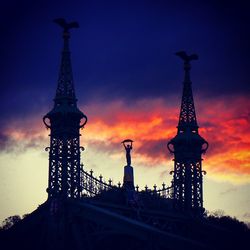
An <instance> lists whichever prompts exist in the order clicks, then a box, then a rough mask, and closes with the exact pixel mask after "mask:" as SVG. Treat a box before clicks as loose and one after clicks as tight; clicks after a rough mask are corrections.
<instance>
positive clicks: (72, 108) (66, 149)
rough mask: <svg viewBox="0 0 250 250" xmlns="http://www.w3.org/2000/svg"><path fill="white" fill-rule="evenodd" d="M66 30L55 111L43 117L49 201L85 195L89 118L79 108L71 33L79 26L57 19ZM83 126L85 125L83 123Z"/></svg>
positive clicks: (64, 32) (56, 21)
mask: <svg viewBox="0 0 250 250" xmlns="http://www.w3.org/2000/svg"><path fill="white" fill-rule="evenodd" d="M54 21H55V23H57V24H59V25H60V26H61V27H62V28H63V42H64V44H63V50H62V58H61V66H60V72H59V78H58V85H57V90H56V95H55V98H54V107H53V109H52V110H51V111H50V112H49V113H47V114H46V115H45V116H44V117H43V122H44V124H45V125H46V127H47V128H48V129H50V132H51V133H50V147H48V148H47V149H48V150H49V184H48V189H47V192H48V198H49V199H50V198H56V197H60V198H69V197H71V198H79V197H80V195H81V191H82V187H81V182H80V179H81V165H80V149H83V148H82V147H80V140H79V137H80V133H79V129H80V128H83V127H84V125H85V124H86V123H87V117H86V115H84V114H83V113H82V112H81V111H80V110H79V109H78V107H77V99H76V96H75V90H74V84H73V74H72V68H71V60H70V51H69V38H70V33H69V30H70V29H71V28H78V27H79V26H78V23H76V22H72V23H66V22H65V20H64V19H61V18H59V19H56V20H54ZM82 119H83V122H82V124H81V120H82Z"/></svg>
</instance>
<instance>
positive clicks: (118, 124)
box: [4, 97, 250, 182]
mask: <svg viewBox="0 0 250 250" xmlns="http://www.w3.org/2000/svg"><path fill="white" fill-rule="evenodd" d="M176 102H177V100H176ZM169 103H172V104H169ZM196 107H197V110H196V113H197V118H198V123H199V126H200V134H201V136H202V137H204V138H205V139H206V140H207V141H208V142H209V144H210V147H209V150H208V153H207V155H206V156H204V158H205V161H204V168H205V169H206V170H207V172H208V174H210V176H214V177H216V178H223V179H227V180H230V181H232V182H235V181H241V180H242V181H244V182H250V165H249V162H250V130H249V129H250V126H249V125H250V114H249V110H250V103H249V101H248V99H247V98H245V97H237V98H236V97H235V98H228V97H227V98H226V97H225V98H223V99H209V100H197V101H196ZM82 110H83V111H84V112H85V113H86V114H87V115H88V118H89V122H88V124H87V125H86V128H85V129H84V130H83V131H82V137H81V140H82V144H83V146H88V145H90V144H91V145H92V146H93V147H95V148H96V149H97V150H100V151H105V152H108V153H109V154H117V153H122V150H123V148H122V147H121V145H120V142H121V141H122V140H124V139H127V138H130V139H133V140H134V141H135V144H134V150H133V151H134V152H133V156H134V157H136V158H138V159H140V162H142V163H143V162H144V163H145V166H148V165H154V164H155V165H156V166H157V164H161V163H166V162H170V160H171V159H172V156H171V155H170V154H169V153H168V151H167V148H166V144H167V142H168V141H169V140H170V139H171V138H172V137H173V136H175V134H176V126H177V123H178V116H179V104H178V103H173V102H171V100H169V99H168V101H163V100H162V99H151V100H141V101H138V102H135V103H126V102H123V101H114V102H110V103H94V102H93V103H91V104H89V105H88V106H86V107H84V108H82ZM41 117H42V115H41V116H40V117H33V118H32V119H30V120H32V121H31V122H30V120H26V121H15V123H16V124H15V125H16V126H15V127H16V128H17V129H15V130H13V129H12V127H13V126H12V125H11V126H10V128H5V130H4V138H9V139H11V141H12V143H15V144H16V145H18V142H20V141H22V142H25V141H26V142H27V144H26V146H27V145H28V146H29V145H30V144H29V143H28V142H30V143H31V142H33V143H34V142H35V141H36V140H39V142H38V143H40V142H41V140H42V141H43V143H44V142H45V138H46V134H47V135H48V134H49V131H46V129H45V128H44V127H43V125H42V122H41V119H40V118H41ZM25 124H26V125H28V126H26V125H25ZM43 145H44V144H43ZM31 146H32V144H31ZM107 160H108V159H107ZM171 164H172V163H171Z"/></svg>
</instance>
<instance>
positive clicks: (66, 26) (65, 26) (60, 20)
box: [54, 18, 79, 31]
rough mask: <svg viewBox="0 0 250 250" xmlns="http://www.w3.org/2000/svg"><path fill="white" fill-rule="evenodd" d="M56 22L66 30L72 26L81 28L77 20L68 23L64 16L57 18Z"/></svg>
mask: <svg viewBox="0 0 250 250" xmlns="http://www.w3.org/2000/svg"><path fill="white" fill-rule="evenodd" d="M54 22H55V23H57V24H58V25H59V26H61V27H62V28H63V29H64V31H68V30H69V29H72V28H79V24H78V23H77V22H71V23H67V22H66V21H65V19H64V18H57V19H55V20H54Z"/></svg>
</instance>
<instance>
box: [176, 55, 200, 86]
mask: <svg viewBox="0 0 250 250" xmlns="http://www.w3.org/2000/svg"><path fill="white" fill-rule="evenodd" d="M175 54H176V55H177V56H179V57H180V58H181V59H182V60H183V61H184V70H185V78H184V82H190V75H189V71H190V69H191V65H190V61H193V60H198V55H196V54H192V55H190V56H188V55H187V53H186V52H185V51H179V52H176V53H175Z"/></svg>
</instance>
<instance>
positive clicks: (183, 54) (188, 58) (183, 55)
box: [175, 51, 198, 63]
mask: <svg viewBox="0 0 250 250" xmlns="http://www.w3.org/2000/svg"><path fill="white" fill-rule="evenodd" d="M175 54H176V55H177V56H179V57H180V58H181V59H182V60H183V61H184V62H186V63H189V62H190V61H192V60H198V55H196V54H192V55H190V56H188V55H187V53H186V52H185V51H179V52H176V53H175Z"/></svg>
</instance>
